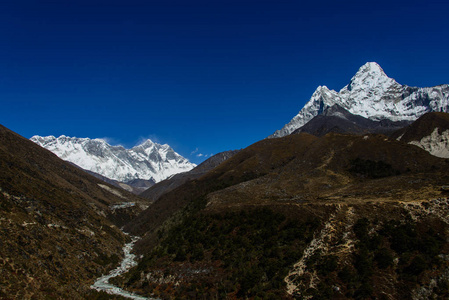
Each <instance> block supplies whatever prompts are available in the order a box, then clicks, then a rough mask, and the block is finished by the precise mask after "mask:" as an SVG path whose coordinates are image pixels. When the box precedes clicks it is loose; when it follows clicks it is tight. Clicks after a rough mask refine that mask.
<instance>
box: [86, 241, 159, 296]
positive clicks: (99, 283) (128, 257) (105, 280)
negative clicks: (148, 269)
mask: <svg viewBox="0 0 449 300" xmlns="http://www.w3.org/2000/svg"><path fill="white" fill-rule="evenodd" d="M138 240H139V238H138V237H133V238H132V241H131V242H130V243H128V244H126V245H125V246H124V247H123V252H124V254H125V257H124V258H123V261H122V263H121V264H120V266H118V267H117V268H116V269H114V270H112V271H111V272H109V274H107V275H104V276H101V277H100V278H98V279H97V280H96V281H95V283H94V284H93V285H91V286H90V287H91V288H92V289H94V290H97V291H104V292H106V293H108V294H111V295H118V296H122V297H127V298H131V299H136V300H141V299H153V298H145V297H142V296H139V295H136V294H134V293H131V292H127V291H125V290H123V289H121V288H119V287H117V286H115V285H113V284H110V283H109V279H111V278H113V277H117V276H120V275H122V274H123V273H126V272H127V271H128V270H129V269H131V268H132V267H134V266H137V262H136V261H135V260H134V259H135V258H136V256H135V255H134V254H132V253H131V250H132V249H133V247H134V244H135V243H136V242H137V241H138Z"/></svg>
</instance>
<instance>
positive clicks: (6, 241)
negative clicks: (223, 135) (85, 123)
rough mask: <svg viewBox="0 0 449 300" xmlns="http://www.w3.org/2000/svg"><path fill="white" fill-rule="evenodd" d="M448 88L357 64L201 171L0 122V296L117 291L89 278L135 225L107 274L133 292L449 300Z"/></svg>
mask: <svg viewBox="0 0 449 300" xmlns="http://www.w3.org/2000/svg"><path fill="white" fill-rule="evenodd" d="M448 95H449V86H448V85H441V86H437V87H433V88H415V87H409V86H405V85H400V84H398V83H397V82H396V81H395V80H394V79H391V78H389V77H387V76H386V75H385V73H384V72H383V70H382V69H381V68H380V66H379V65H378V64H376V63H367V64H365V65H364V66H362V67H361V68H360V70H359V71H358V72H357V74H356V75H355V76H354V77H353V78H352V79H351V81H350V83H349V84H348V85H347V86H345V87H344V88H343V89H342V90H340V92H336V91H331V90H329V89H327V88H326V87H324V86H321V87H319V88H318V89H317V91H316V92H315V93H314V94H313V96H312V98H311V100H310V101H309V102H308V103H307V104H306V105H305V106H304V108H303V109H302V110H301V111H300V112H299V114H298V115H297V116H296V117H294V118H293V120H292V121H291V122H290V123H288V124H287V125H286V126H285V127H284V128H283V129H281V130H279V131H277V132H276V133H275V134H273V135H272V136H270V137H269V138H265V139H263V140H261V141H258V142H256V143H254V144H252V145H250V146H248V147H246V148H244V149H241V150H233V151H225V152H222V153H218V154H216V155H214V156H212V157H210V158H209V159H208V160H205V161H204V162H203V163H201V164H199V165H198V166H196V165H194V164H192V163H190V162H189V161H188V160H187V159H185V158H183V157H181V156H180V155H179V154H177V153H176V152H174V150H173V149H172V148H170V147H169V146H168V145H159V144H156V143H153V142H152V141H150V140H147V141H145V142H144V143H143V144H141V145H139V146H136V147H133V148H132V149H125V148H123V147H121V146H111V145H109V144H108V143H106V142H105V141H104V140H100V139H88V138H85V139H79V138H71V137H66V136H61V137H59V138H55V137H53V136H49V137H39V136H34V137H33V138H32V139H31V140H32V141H30V140H27V139H25V138H23V137H21V136H19V135H18V134H16V133H14V132H12V131H10V130H9V129H7V128H5V127H0V179H1V181H0V182H1V185H0V200H1V202H0V208H1V209H0V251H1V253H2V256H1V257H0V266H1V269H0V275H1V276H0V278H1V279H0V299H121V297H120V296H114V295H109V294H107V293H105V292H98V291H95V290H94V289H92V288H91V285H92V284H93V283H94V282H95V281H96V280H97V279H98V278H101V276H102V275H105V274H107V273H108V272H109V271H110V270H112V269H114V268H116V267H117V265H119V262H120V260H121V259H122V258H123V256H124V254H123V251H122V249H123V246H124V245H125V244H126V243H129V242H130V241H131V237H132V236H138V237H140V239H139V240H138V241H137V238H136V239H135V240H133V241H137V242H136V244H135V247H134V248H133V252H134V254H135V258H136V260H137V265H136V266H134V267H131V268H129V271H128V272H126V273H124V274H121V275H120V276H118V277H114V278H111V279H110V280H109V282H110V283H112V284H114V285H115V286H117V287H119V288H121V289H123V290H126V291H129V292H132V293H135V294H137V295H141V296H142V297H148V298H153V299H154V298H156V299H448V298H449V160H448V157H449V138H448V136H449V114H448V113H447V111H448V108H449V106H448ZM41 146H42V147H41ZM44 148H45V149H44ZM50 151H51V152H50ZM52 152H53V153H52ZM74 164H75V165H76V166H75V165H74ZM83 169H86V170H88V171H84V170H83ZM130 191H133V192H134V193H139V192H141V193H140V195H139V196H138V195H135V194H133V193H131V192H130ZM125 232H126V234H125ZM128 250H129V248H128V249H127V251H128Z"/></svg>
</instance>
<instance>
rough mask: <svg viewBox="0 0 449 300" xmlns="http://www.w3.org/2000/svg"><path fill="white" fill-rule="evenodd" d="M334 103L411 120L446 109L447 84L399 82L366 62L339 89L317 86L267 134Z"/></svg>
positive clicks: (375, 116)
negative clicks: (285, 120) (291, 114)
mask: <svg viewBox="0 0 449 300" xmlns="http://www.w3.org/2000/svg"><path fill="white" fill-rule="evenodd" d="M334 104H338V105H339V106H341V107H343V108H344V109H346V110H348V111H349V112H350V113H352V114H354V115H360V116H362V117H365V118H368V119H372V120H382V119H389V120H392V121H404V120H407V121H414V120H416V119H418V118H419V117H420V116H422V115H423V114H425V113H426V112H432V111H439V112H449V85H448V84H444V85H439V86H435V87H429V88H417V87H409V86H407V85H401V84H399V83H397V82H396V81H395V80H394V79H392V78H389V77H388V76H387V75H386V74H385V73H384V71H383V70H382V68H381V67H380V66H379V65H378V64H377V63H375V62H369V63H366V64H365V65H363V66H362V67H361V68H360V69H359V70H358V72H357V73H356V74H355V75H354V77H352V79H351V81H350V83H349V84H348V85H347V86H345V87H344V88H342V89H341V90H340V92H336V91H334V90H329V89H328V88H327V87H326V86H319V87H318V88H317V89H316V90H315V92H314V93H313V95H312V97H311V98H310V100H309V102H307V103H306V105H305V106H304V107H303V108H302V109H301V111H300V112H299V113H298V114H297V115H296V116H295V117H294V118H293V119H292V120H291V121H290V122H289V123H288V124H286V125H285V126H284V127H283V128H282V129H280V130H277V131H276V132H275V133H274V134H273V135H271V136H270V138H274V137H282V136H285V135H289V134H290V133H292V132H293V131H295V130H296V129H298V128H301V127H302V126H303V125H305V124H306V123H307V122H309V121H310V120H311V119H313V118H314V117H315V116H317V115H319V114H321V113H322V112H323V111H324V110H325V109H326V108H328V107H331V106H333V105H334Z"/></svg>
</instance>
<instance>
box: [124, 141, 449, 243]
mask: <svg viewBox="0 0 449 300" xmlns="http://www.w3.org/2000/svg"><path fill="white" fill-rule="evenodd" d="M357 158H358V159H361V160H362V161H371V162H379V161H381V162H382V163H384V164H385V165H387V166H389V168H390V169H391V170H392V171H393V172H394V174H393V175H396V174H397V173H400V175H398V176H387V177H385V178H377V179H372V178H370V177H369V174H364V173H362V174H359V173H357V172H350V169H351V167H352V164H353V162H354V160H355V159H357ZM447 167H448V163H447V160H444V159H439V158H436V157H433V156H431V155H429V154H428V153H427V152H425V151H424V150H422V149H419V148H418V147H414V146H411V145H407V144H405V143H402V142H397V141H391V140H388V138H387V137H385V136H383V135H366V136H351V135H339V134H328V135H326V136H324V137H322V138H317V137H314V136H311V135H308V134H304V133H303V134H298V135H290V136H287V137H283V138H278V139H267V140H263V141H260V142H257V143H255V144H253V145H251V146H249V147H248V148H246V149H244V150H242V151H241V152H239V153H238V154H237V155H235V156H234V157H232V158H231V159H229V160H228V161H226V162H224V163H223V164H221V165H220V166H218V167H217V168H215V169H214V170H212V171H211V172H209V173H207V174H206V175H204V176H203V177H201V178H199V179H198V180H195V181H192V182H189V183H187V184H185V185H183V186H181V187H179V188H177V189H176V190H174V191H172V192H171V193H168V194H166V195H164V196H163V197H161V198H160V199H159V200H158V201H157V202H156V203H154V204H153V205H152V206H151V207H149V208H148V209H147V210H146V211H145V212H143V213H142V214H141V215H140V216H139V217H137V218H136V219H135V220H133V221H132V222H131V223H130V224H128V225H127V227H126V228H127V229H128V230H131V231H133V232H135V233H138V234H144V233H154V231H155V230H156V229H157V228H158V226H160V225H161V224H163V223H164V222H165V221H166V220H167V219H168V218H170V217H171V216H173V215H174V213H176V212H179V211H180V210H182V209H183V208H184V207H185V206H186V205H187V204H189V203H192V201H193V202H195V201H196V202H198V199H202V197H203V198H204V200H203V203H205V202H206V201H207V210H209V211H221V210H223V209H229V208H231V207H242V206H243V205H250V206H251V205H261V204H263V205H270V206H273V205H274V206H285V205H290V206H295V207H296V206H297V204H298V203H301V202H305V201H306V202H311V201H312V202H314V203H315V202H317V201H334V202H335V201H337V202H338V201H360V200H361V199H377V200H385V201H386V200H394V199H396V200H397V199H405V200H406V199H408V198H410V199H412V198H416V197H421V198H422V197H433V196H435V195H438V193H439V187H440V186H441V185H444V184H446V181H447V179H448V177H447V176H448V174H447ZM390 175H391V174H390ZM154 242H155V239H154V236H153V235H152V234H148V236H147V237H146V238H144V240H143V242H142V243H141V245H143V244H144V243H146V246H142V251H144V250H143V249H149V248H150V247H151V246H152V245H154Z"/></svg>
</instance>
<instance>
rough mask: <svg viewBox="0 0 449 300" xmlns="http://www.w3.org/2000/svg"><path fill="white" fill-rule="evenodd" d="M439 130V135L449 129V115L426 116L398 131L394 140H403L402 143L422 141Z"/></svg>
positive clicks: (440, 113) (438, 113) (439, 113)
mask: <svg viewBox="0 0 449 300" xmlns="http://www.w3.org/2000/svg"><path fill="white" fill-rule="evenodd" d="M435 128H438V129H439V130H438V131H439V133H440V134H441V133H442V132H443V131H445V130H448V129H449V113H444V112H431V113H427V114H424V115H423V116H421V117H420V118H419V119H418V120H416V121H415V122H413V123H412V124H411V125H409V126H407V127H405V128H403V129H401V130H398V131H397V132H395V133H394V134H393V135H392V138H395V139H397V138H399V137H400V138H401V141H403V142H406V143H409V142H411V141H420V140H421V139H422V138H423V137H426V136H429V135H431V134H432V132H433V131H434V130H435Z"/></svg>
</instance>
